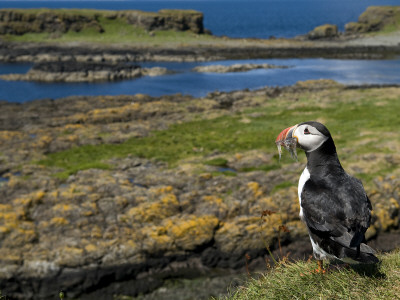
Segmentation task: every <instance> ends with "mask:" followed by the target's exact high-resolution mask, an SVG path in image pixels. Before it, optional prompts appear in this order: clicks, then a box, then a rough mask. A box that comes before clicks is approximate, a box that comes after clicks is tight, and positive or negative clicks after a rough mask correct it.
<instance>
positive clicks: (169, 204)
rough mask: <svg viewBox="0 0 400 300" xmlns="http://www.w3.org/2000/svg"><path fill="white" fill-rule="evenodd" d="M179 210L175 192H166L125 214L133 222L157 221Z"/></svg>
mask: <svg viewBox="0 0 400 300" xmlns="http://www.w3.org/2000/svg"><path fill="white" fill-rule="evenodd" d="M177 212H179V202H178V200H177V198H176V196H175V194H172V193H168V194H165V195H163V197H162V198H161V199H160V200H159V201H156V202H152V203H142V204H140V205H138V206H136V207H133V208H131V209H129V210H128V212H127V213H126V216H127V217H128V219H130V220H132V221H133V222H140V223H142V222H157V221H162V220H163V219H165V218H167V217H170V216H173V215H175V214H176V213H177Z"/></svg>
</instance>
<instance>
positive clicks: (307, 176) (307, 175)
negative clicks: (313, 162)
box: [297, 167, 310, 220]
mask: <svg viewBox="0 0 400 300" xmlns="http://www.w3.org/2000/svg"><path fill="white" fill-rule="evenodd" d="M308 179H310V172H309V171H308V169H307V167H306V168H305V169H304V170H303V173H301V176H300V179H299V186H298V189H297V192H298V194H299V203H300V213H299V216H300V219H301V220H303V208H302V207H301V192H302V191H303V187H304V185H305V184H306V182H307V180H308Z"/></svg>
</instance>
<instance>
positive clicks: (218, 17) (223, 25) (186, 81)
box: [0, 0, 400, 102]
mask: <svg viewBox="0 0 400 300" xmlns="http://www.w3.org/2000/svg"><path fill="white" fill-rule="evenodd" d="M399 4H400V1H399V0H351V1H348V0H336V1H332V0H258V1H257V0H253V1H238V0H236V1H227V0H202V1H201V0H194V1H184V0H181V1H167V0H164V1H151V0H150V1H135V0H131V1H56V0H53V1H4V0H1V1H0V8H40V7H48V8H95V9H113V10H125V9H138V10H144V11H158V10H160V9H164V8H175V9H195V10H198V11H201V12H203V13H204V25H205V27H206V28H207V29H209V30H211V31H212V33H213V34H214V35H218V36H229V37H256V38H269V37H271V36H274V37H294V36H297V35H301V34H305V33H307V32H308V31H310V30H312V29H313V28H314V27H316V26H318V25H321V24H326V23H332V24H336V25H338V26H339V29H340V30H344V25H345V24H346V23H348V22H351V21H356V20H357V19H358V17H359V15H360V14H361V13H362V12H363V11H365V10H366V8H367V7H368V6H372V5H399ZM248 62H253V63H272V64H278V65H286V66H291V68H289V69H273V70H253V71H250V72H245V73H228V74H211V73H203V74H201V73H194V72H192V71H191V69H192V68H193V67H195V66H197V65H204V64H224V65H228V64H234V63H248ZM142 66H144V67H146V66H163V67H167V68H169V69H171V70H174V71H176V72H177V73H175V74H172V75H165V76H159V77H151V78H150V77H144V78H140V79H136V80H126V81H120V82H112V83H79V84H76V83H55V84H45V83H35V82H17V81H15V82H7V81H3V80H0V100H7V101H12V102H25V101H31V100H34V99H39V98H60V97H65V96H70V95H118V94H135V93H144V94H149V95H153V96H159V95H163V94H174V93H182V94H190V95H193V96H205V95H206V94H207V93H209V92H212V91H215V90H219V91H231V90H238V89H244V88H249V89H257V88H261V87H263V86H266V85H268V86H283V85H290V84H293V83H295V82H297V81H299V80H308V79H319V78H330V79H334V80H337V81H338V82H341V83H344V84H363V83H370V84H392V83H400V71H399V70H400V68H399V67H400V60H399V59H394V60H334V59H295V58H294V59H281V60H278V59H269V60H246V61H222V62H208V63H144V64H142ZM30 67H31V65H30V64H0V74H8V73H23V72H26V71H27V70H28V69H29V68H30Z"/></svg>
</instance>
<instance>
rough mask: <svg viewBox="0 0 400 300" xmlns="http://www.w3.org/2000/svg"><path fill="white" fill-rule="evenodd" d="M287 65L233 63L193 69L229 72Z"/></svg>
mask: <svg viewBox="0 0 400 300" xmlns="http://www.w3.org/2000/svg"><path fill="white" fill-rule="evenodd" d="M286 68H289V67H287V66H277V65H271V64H233V65H230V66H224V65H209V66H198V67H195V68H193V71H196V72H204V73H206V72H207V73H208V72H209V73H228V72H247V71H251V70H256V69H286Z"/></svg>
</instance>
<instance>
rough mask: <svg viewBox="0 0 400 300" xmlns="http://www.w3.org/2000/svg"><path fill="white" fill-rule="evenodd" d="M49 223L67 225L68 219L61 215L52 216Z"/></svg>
mask: <svg viewBox="0 0 400 300" xmlns="http://www.w3.org/2000/svg"><path fill="white" fill-rule="evenodd" d="M50 224H51V225H54V226H63V225H68V224H69V221H68V220H67V219H65V218H62V217H54V218H52V219H51V220H50Z"/></svg>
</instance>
